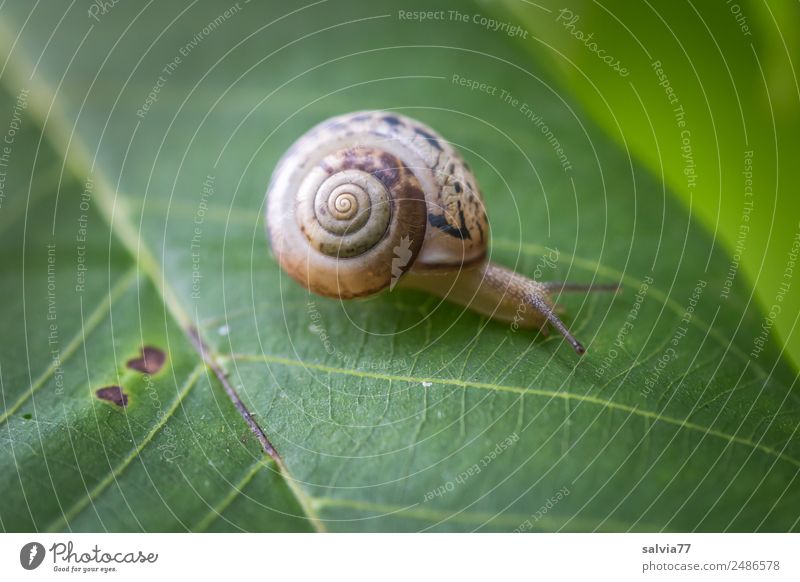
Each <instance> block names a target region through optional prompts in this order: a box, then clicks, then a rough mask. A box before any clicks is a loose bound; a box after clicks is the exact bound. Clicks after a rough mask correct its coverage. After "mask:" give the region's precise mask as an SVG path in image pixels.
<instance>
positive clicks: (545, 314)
mask: <svg viewBox="0 0 800 582" xmlns="http://www.w3.org/2000/svg"><path fill="white" fill-rule="evenodd" d="M475 184H476V181H475V177H474V176H473V175H472V172H471V171H470V169H469V167H468V166H467V164H466V162H465V161H464V160H463V159H462V158H461V155H460V154H459V153H458V152H457V151H456V150H455V148H453V147H452V146H451V145H450V144H449V143H448V142H446V141H445V140H444V139H443V138H442V137H441V136H440V135H439V134H437V133H436V132H435V131H434V130H432V129H431V128H430V127H428V126H426V125H423V124H422V123H420V122H418V121H415V120H413V119H410V118H408V117H404V116H402V115H398V114H396V113H387V112H381V111H362V112H357V113H351V114H347V115H341V116H339V117H334V118H332V119H329V120H328V121H325V122H323V123H320V124H319V125H317V126H316V127H314V128H312V129H311V130H310V131H308V133H306V134H305V135H303V136H302V137H300V139H298V140H297V141H296V142H295V143H294V145H292V147H291V148H290V149H289V151H288V152H286V154H285V155H284V156H283V158H281V160H280V162H279V163H278V166H277V167H276V169H275V172H274V173H273V175H272V181H271V182H270V186H269V189H268V192H267V197H268V200H267V226H268V229H269V236H270V239H271V243H272V250H273V252H274V253H275V255H276V257H277V259H278V262H279V263H280V265H281V267H282V268H283V269H284V270H285V271H286V272H287V273H289V275H291V277H292V278H294V279H295V280H296V281H298V282H299V283H300V284H301V285H303V286H304V287H306V288H307V289H309V290H311V291H313V292H314V293H317V294H319V295H325V296H328V297H336V298H341V299H350V298H353V297H364V296H367V295H371V294H373V293H377V292H379V291H381V290H383V289H385V288H386V287H390V288H392V287H394V285H395V284H397V283H398V282H400V283H401V284H403V285H405V286H409V287H414V288H417V289H422V290H425V291H428V292H430V293H433V294H436V295H439V296H441V297H445V298H447V299H448V300H450V301H453V302H455V303H459V304H461V305H464V306H466V307H468V308H470V309H472V310H474V311H477V312H479V313H482V314H484V315H487V316H489V317H492V318H494V319H497V320H500V321H505V322H511V323H512V327H519V328H528V329H535V328H538V329H540V330H541V331H542V332H543V333H546V332H547V324H550V325H552V326H553V327H554V328H555V329H557V330H558V331H559V332H560V333H561V334H562V335H563V336H564V337H565V338H566V340H567V341H568V342H569V343H570V344H571V345H572V347H573V348H574V349H575V351H576V352H577V353H579V354H582V353H583V352H584V348H583V346H582V345H581V344H580V343H579V342H578V341H577V340H576V339H575V338H574V337H572V335H571V334H570V333H569V331H568V330H567V328H566V326H565V325H564V323H563V322H562V321H561V320H560V319H559V318H558V316H557V315H556V308H555V305H554V303H553V300H552V297H551V293H552V291H553V290H554V289H557V290H559V291H561V290H568V291H579V290H583V291H591V290H599V289H602V290H616V289H617V286H616V285H612V286H591V285H573V284H569V285H567V284H563V283H541V282H538V281H534V280H531V279H528V278H526V277H524V276H522V275H520V274H518V273H515V272H514V271H511V270H510V269H506V268H505V267H502V266H499V265H495V264H493V263H491V262H489V261H488V260H487V258H486V251H487V247H488V243H489V224H488V221H487V218H486V213H485V211H484V206H483V199H482V197H481V195H480V192H478V190H477V188H476V186H475Z"/></svg>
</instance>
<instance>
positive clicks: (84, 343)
mask: <svg viewBox="0 0 800 582" xmlns="http://www.w3.org/2000/svg"><path fill="white" fill-rule="evenodd" d="M233 7H234V8H231V9H228V11H227V12H226V8H225V7H223V6H220V4H219V3H211V2H207V3H203V2H193V3H190V4H187V5H181V6H178V5H176V4H174V3H159V4H157V5H156V4H148V5H145V6H139V5H133V4H132V3H120V4H117V5H115V6H114V7H113V9H111V10H109V11H108V13H106V14H103V15H102V16H101V18H100V21H99V22H97V21H95V20H94V19H92V18H90V17H87V13H86V11H85V7H83V8H78V7H73V8H71V9H69V10H67V11H66V13H65V12H64V10H65V8H64V7H62V6H61V5H60V4H59V5H58V9H55V8H51V9H46V8H45V7H44V6H38V5H37V6H36V7H34V8H32V7H31V6H29V5H28V3H23V2H12V3H6V5H4V7H3V9H2V10H0V18H2V20H1V21H0V22H2V23H3V24H2V26H3V35H2V38H3V40H2V43H3V46H2V47H0V48H2V54H3V56H4V57H8V60H7V64H6V68H5V69H4V71H3V74H2V82H3V86H4V87H5V93H4V107H3V111H5V112H11V111H12V110H13V104H14V102H15V99H16V98H17V95H18V94H19V92H20V91H21V90H23V89H27V90H28V94H27V97H26V99H27V102H28V105H27V109H26V112H25V117H24V128H25V130H24V132H23V133H21V134H20V135H19V136H18V137H17V141H16V143H15V144H14V148H13V156H14V166H13V172H9V175H10V176H11V177H10V178H9V181H8V182H7V186H6V192H7V193H9V195H8V196H7V198H6V200H5V201H4V204H3V207H2V208H1V209H0V224H1V225H2V228H3V230H2V236H3V237H4V239H5V244H4V245H3V251H2V252H3V253H5V254H6V256H5V257H4V261H3V265H4V269H5V272H6V273H8V274H9V276H4V277H3V286H4V287H7V290H6V291H7V293H6V295H7V297H9V298H10V299H9V300H8V301H6V302H4V303H3V304H2V306H0V309H2V317H3V322H4V323H5V324H6V328H7V329H12V330H14V334H13V336H10V337H13V338H14V339H13V341H7V340H6V341H4V342H3V347H2V352H0V358H1V359H0V365H1V366H2V381H3V385H2V389H3V397H4V400H3V406H4V408H3V410H4V411H5V412H4V417H3V419H2V420H3V424H2V425H0V434H2V435H3V437H2V441H0V466H2V467H3V471H2V472H0V475H2V477H0V479H2V480H3V482H2V489H3V492H4V495H3V499H2V501H0V519H2V525H3V527H4V528H5V529H7V530H27V529H47V528H50V529H56V530H61V529H73V530H94V529H104V528H105V529H108V530H112V531H116V530H126V531H127V530H138V529H143V530H148V531H150V530H181V529H193V530H203V529H220V530H235V529H237V528H238V529H246V530H259V531H260V530H308V529H327V530H333V531H340V530H346V531H350V530H501V531H507V530H514V529H520V528H522V529H533V530H570V531H571V530H580V531H584V530H589V531H592V530H612V531H625V530H662V529H664V530H694V529H697V530H742V531H753V530H769V531H773V530H774V531H787V530H796V529H797V528H798V517H799V516H800V513H799V511H800V510H798V508H799V507H800V486H798V483H797V480H796V476H797V473H798V470H800V443H799V442H798V438H797V427H798V416H799V415H798V406H797V404H798V394H797V391H796V389H795V387H794V382H795V377H794V375H793V373H792V371H791V369H790V368H789V367H788V366H787V365H786V363H785V362H784V361H783V360H782V359H781V358H780V355H779V352H778V350H777V349H776V348H775V346H774V345H773V344H772V343H771V340H770V339H769V338H768V337H767V340H766V341H765V342H764V346H763V351H761V352H760V353H758V354H757V357H754V356H753V350H754V345H756V344H754V342H755V341H757V340H758V338H759V337H760V334H761V331H762V329H761V323H762V321H763V318H762V315H761V314H760V313H759V312H758V310H757V309H756V308H755V307H753V306H752V302H750V301H749V299H748V298H749V296H750V291H749V290H747V289H745V288H743V287H742V285H741V284H740V281H738V280H737V281H734V284H733V291H732V292H731V295H730V297H729V298H728V299H722V298H721V297H720V294H721V291H722V289H723V287H724V285H725V281H726V277H727V276H728V269H729V265H730V258H729V257H727V256H726V255H725V254H724V253H723V252H722V251H721V250H720V248H719V246H718V245H717V246H715V247H714V248H713V249H712V239H711V238H710V237H709V235H708V234H707V233H706V231H705V230H704V229H703V228H702V227H701V226H699V225H697V224H696V223H695V222H694V221H693V220H692V219H691V218H690V216H689V215H688V214H687V213H686V212H685V210H684V209H683V208H682V206H681V205H680V204H678V203H676V202H675V201H674V200H673V199H672V196H671V195H670V194H669V193H668V192H667V191H666V190H665V187H664V185H663V184H662V183H660V182H659V181H658V180H656V179H654V178H653V176H652V175H650V174H649V173H648V171H647V170H646V169H644V168H643V167H641V166H640V165H639V164H637V163H635V162H634V161H632V159H631V158H630V157H629V156H628V155H627V154H626V153H625V151H623V150H620V149H619V148H618V147H616V145H614V144H613V143H612V142H611V141H610V140H609V139H607V138H606V137H605V136H604V135H603V134H602V132H601V131H599V130H598V129H596V128H595V127H594V126H593V125H592V124H591V123H590V122H588V121H587V120H586V119H585V116H584V115H583V114H582V112H581V110H580V109H579V108H577V107H576V106H575V105H574V104H573V103H572V102H571V100H570V99H568V98H567V97H566V96H564V95H562V94H561V93H559V91H558V89H557V88H556V87H554V86H552V85H551V84H550V83H549V81H548V80H547V78H546V77H544V76H543V75H542V73H541V72H540V71H538V70H537V69H536V68H532V66H531V65H530V63H529V61H528V60H527V59H526V57H525V55H524V53H522V52H521V51H520V49H519V47H518V46H516V45H515V44H514V43H513V42H511V41H510V40H509V39H508V38H507V37H504V36H503V35H501V34H497V33H492V32H491V31H487V30H485V29H482V28H481V27H480V26H479V25H476V24H475V23H473V22H471V21H470V22H461V21H458V20H450V19H445V20H443V21H431V22H423V23H419V22H413V21H408V20H406V19H404V18H401V16H400V14H399V13H398V11H397V9H396V8H393V7H392V5H391V4H382V3H370V4H369V5H368V6H367V5H363V4H356V3H343V2H334V1H329V2H318V3H316V4H314V5H309V6H307V7H298V8H288V7H286V6H281V5H278V4H277V3H275V4H274V5H273V4H270V5H264V4H262V3H255V2H253V3H247V2H240V3H238V4H234V5H233ZM409 9H411V8H409ZM415 9H418V10H422V9H424V5H423V4H421V3H420V4H419V6H418V8H415ZM452 9H453V10H464V7H463V6H461V5H460V4H456V3H453V4H452ZM447 10H449V8H446V9H445V14H446V15H448V14H449V12H447ZM470 10H472V8H470ZM476 10H477V9H476ZM170 63H171V64H170ZM454 75H458V78H467V79H471V80H477V81H479V83H486V86H487V87H497V90H496V91H495V92H494V93H495V94H491V93H492V92H491V91H489V92H486V91H480V90H474V91H473V90H469V89H468V88H466V87H465V86H463V85H461V84H460V83H459V82H458V78H456V79H455V82H454ZM504 95H511V96H512V97H511V99H512V102H508V101H506V100H505V98H504ZM513 99H517V100H518V102H517V103H516V104H513ZM522 104H526V105H527V108H523V107H522ZM367 108H380V109H391V110H396V111H400V112H402V113H405V114H408V115H411V116H413V117H417V118H419V119H420V120H422V121H425V122H426V123H428V124H430V125H431V126H433V127H435V128H436V129H437V130H439V131H440V132H441V133H442V134H443V135H444V136H445V137H446V138H447V139H450V140H452V142H453V143H455V144H456V145H457V146H458V147H459V148H461V149H462V150H463V152H464V154H465V157H466V158H467V159H468V161H469V162H470V164H471V165H472V166H473V168H474V170H475V173H476V175H477V176H478V177H479V180H480V183H481V187H482V190H483V192H484V195H485V199H486V204H487V209H488V213H489V216H490V222H491V225H492V246H491V250H490V252H491V256H492V259H493V260H496V261H497V262H499V263H502V264H505V265H507V266H509V267H514V268H515V269H516V270H518V271H520V272H522V273H525V274H527V275H529V276H533V275H534V274H536V275H540V276H541V277H542V278H543V279H553V280H570V281H586V282H589V281H596V282H616V281H621V282H622V284H623V285H624V291H623V292H622V293H620V294H618V295H616V296H609V295H602V294H593V295H589V296H582V295H571V296H566V295H565V296H563V297H561V299H560V303H562V304H563V305H564V307H565V309H566V312H567V313H568V316H567V318H568V322H569V324H570V326H571V328H572V329H573V330H574V332H575V334H576V335H577V336H578V337H580V338H581V339H582V340H583V341H584V342H585V343H586V344H587V345H588V346H589V352H588V353H587V355H586V356H584V357H583V358H581V359H578V358H577V357H576V356H575V355H574V353H573V352H572V351H571V350H570V348H569V346H567V345H565V344H563V342H562V341H561V339H560V338H559V337H556V336H550V337H549V338H547V339H544V338H541V337H538V338H534V337H533V335H532V334H529V333H524V332H521V331H516V332H515V331H514V330H512V329H511V328H509V327H508V326H504V325H502V324H499V323H495V322H491V321H486V320H485V319H483V318H481V317H479V316H477V315H475V314H472V313H470V312H464V311H463V310H462V309H460V308H458V307H456V306H453V305H450V304H447V303H443V302H440V301H438V300H436V299H434V298H432V297H428V296H425V295H423V294H421V293H416V292H411V291H405V290H399V289H398V290H395V291H393V292H391V293H385V294H381V295H379V296H376V297H372V298H369V299H364V300H357V301H349V302H338V301H332V300H326V299H321V298H318V297H314V296H311V295H309V294H308V293H307V292H306V291H305V290H304V289H302V288H300V287H298V286H297V285H296V284H295V283H294V282H292V281H291V280H289V279H288V278H287V277H286V276H285V275H284V274H282V273H281V271H280V270H279V268H278V267H277V264H276V263H275V261H274V259H273V258H272V257H271V256H270V253H269V249H268V245H267V243H266V238H265V234H264V220H263V212H264V191H265V188H266V184H267V182H268V180H269V176H270V172H271V170H272V168H273V167H274V165H275V163H276V161H277V159H278V158H279V156H280V155H281V154H282V153H283V152H284V151H285V150H286V148H287V147H288V146H289V145H290V144H291V142H292V141H294V139H296V138H297V137H298V136H299V135H300V134H301V133H302V132H303V131H305V130H306V129H308V128H309V127H310V126H312V125H313V124H315V123H316V122H318V121H321V120H322V119H325V118H326V117H328V116H331V115H334V114H338V113H342V112H344V111H350V110H358V109H367ZM10 117H11V114H10V113H8V114H7V118H9V119H10ZM5 126H6V125H5V123H3V124H2V125H0V128H3V127H5ZM543 126H544V127H543ZM23 134H24V135H23ZM554 139H555V140H558V147H560V148H562V149H563V153H564V155H565V156H566V158H567V160H568V162H569V164H568V166H569V167H568V168H567V167H566V166H565V165H564V159H563V157H561V158H559V156H560V155H561V154H559V153H558V152H556V150H555V146H554V144H553V140H554ZM12 173H13V176H12V175H11V174H12ZM89 179H90V180H91V190H92V191H91V195H90V198H91V202H90V205H89V206H90V207H89V209H88V210H84V209H83V208H82V207H81V201H82V192H83V191H84V190H85V189H86V183H87V180H89ZM12 180H13V182H12ZM12 192H13V197H12V196H11V193H12ZM82 214H86V215H87V220H86V221H87V223H88V225H89V226H88V241H87V242H86V245H85V246H86V248H85V253H86V255H85V256H86V261H87V263H88V270H87V272H86V282H85V289H84V290H82V291H77V290H76V289H75V286H76V278H77V264H78V256H79V255H78V250H79V249H78V245H79V241H77V240H76V235H77V230H78V225H79V221H80V217H81V215H82ZM53 225H55V230H53ZM47 244H55V245H56V250H55V256H56V259H55V261H56V274H55V279H56V281H55V298H56V299H55V300H56V310H57V311H56V316H55V317H56V321H57V325H58V340H57V346H56V349H57V350H58V353H59V356H60V363H61V368H62V369H61V370H59V373H60V378H61V382H62V384H63V389H62V390H59V385H58V381H59V380H58V378H59V376H58V374H57V373H56V370H55V368H54V365H53V359H52V356H51V354H52V350H53V346H52V345H51V344H49V342H48V334H49V324H48V319H47V316H48V303H47V300H48V280H47V276H48V272H47V260H48V258H47V257H48V255H47V250H48V249H47ZM709 253H710V254H709ZM707 255H708V256H710V258H707ZM543 257H550V258H551V260H549V261H544V260H543ZM195 337H199V338H200V340H196V339H194V338H195ZM17 338H19V339H17ZM143 346H154V347H156V348H158V349H161V350H163V351H165V352H166V353H167V358H168V359H167V363H166V365H165V366H164V368H162V370H161V371H159V372H158V373H156V374H154V375H153V376H152V377H149V378H148V377H146V376H144V375H143V374H142V373H141V372H138V371H136V370H130V369H129V368H127V367H126V362H127V361H128V360H129V359H131V358H137V357H138V356H139V350H140V349H141V348H142V347H143ZM221 379H222V380H224V382H221ZM108 385H119V386H121V387H122V389H123V390H124V391H125V393H126V394H127V395H128V397H129V399H130V400H129V404H128V406H127V407H124V408H122V407H119V406H117V405H115V404H113V403H108V402H105V401H99V400H98V399H97V398H96V396H95V392H96V390H97V389H99V388H102V387H104V386H108ZM226 386H227V387H228V388H229V389H232V390H235V391H236V392H237V393H238V395H239V396H240V397H241V400H242V403H243V405H244V407H245V408H246V409H247V410H249V411H250V412H251V413H252V414H253V419H254V420H255V422H256V423H257V424H258V426H260V427H261V429H262V430H263V432H264V434H265V435H266V437H267V438H268V439H269V443H271V446H273V447H274V449H275V451H277V454H276V455H275V456H274V457H273V456H270V455H269V454H268V453H269V452H270V451H265V450H264V447H263V446H261V444H260V443H259V441H258V439H257V438H256V436H255V435H253V434H252V431H250V428H249V427H248V424H247V423H246V422H245V421H244V420H243V418H242V416H241V415H240V414H239V411H237V409H236V407H235V406H234V405H233V404H232V402H231V400H230V398H229V396H228V394H227V393H226V391H225V388H226ZM152 395H156V396H157V402H158V403H159V404H155V402H156V398H154V397H153V396H152ZM26 415H30V418H27V417H26ZM170 451H174V452H175V453H176V454H179V455H180V457H179V458H178V459H172V460H168V457H169V453H170ZM32 500H35V502H34V501H32Z"/></svg>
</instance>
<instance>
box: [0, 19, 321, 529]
mask: <svg viewBox="0 0 800 582" xmlns="http://www.w3.org/2000/svg"><path fill="white" fill-rule="evenodd" d="M12 38H15V37H14V35H13V34H11V33H10V31H9V30H8V26H7V25H6V23H5V21H4V20H3V19H2V18H0V54H2V55H4V56H5V65H4V67H3V71H2V72H3V73H4V74H3V75H0V85H2V86H4V87H6V89H8V90H12V91H11V92H12V93H13V89H18V88H20V87H23V86H31V87H33V90H31V91H30V95H29V99H28V107H29V109H30V111H31V117H32V118H33V119H34V122H35V123H36V124H37V125H38V127H39V128H40V129H41V131H42V134H43V136H44V138H45V139H46V140H47V142H48V143H49V144H50V145H51V146H52V147H53V149H54V150H55V151H56V152H57V153H59V154H60V156H61V159H62V160H63V162H64V167H65V168H67V169H68V170H69V171H70V173H72V175H73V176H75V177H76V178H77V179H78V180H81V181H82V180H85V179H86V177H87V176H89V175H92V176H93V180H94V183H95V187H96V189H95V194H94V199H95V200H96V201H97V207H98V208H99V210H100V212H99V214H100V216H101V217H102V218H103V220H104V221H105V222H106V224H107V225H108V227H109V230H110V232H111V233H112V236H114V237H115V238H116V239H117V240H119V242H120V243H121V244H122V246H123V247H124V248H125V250H126V251H127V252H128V253H129V254H130V256H131V258H132V260H133V263H134V266H135V267H134V270H135V271H136V272H137V273H138V272H139V270H141V272H142V273H143V274H144V275H145V276H146V277H147V278H148V279H149V280H150V282H151V283H152V284H153V286H154V288H155V290H156V292H157V293H158V295H159V297H160V298H161V301H162V302H163V304H164V306H165V308H166V312H167V313H169V316H170V317H171V318H172V319H173V321H174V322H175V323H176V324H177V325H178V327H179V328H180V329H181V330H182V331H183V332H184V333H185V335H186V341H187V342H188V343H189V344H190V345H194V342H192V340H191V335H192V333H191V331H192V330H194V331H195V332H196V333H197V334H202V331H201V330H198V329H196V328H194V326H193V324H192V319H191V317H190V315H189V314H188V313H187V312H186V311H185V310H184V309H183V307H182V305H181V304H180V301H179V300H178V296H177V294H176V293H175V292H174V290H173V289H172V288H171V287H170V285H169V283H168V282H167V281H166V279H165V278H162V277H159V264H158V262H157V261H156V260H155V258H154V255H153V253H152V252H151V251H150V248H149V246H148V245H147V243H146V242H145V241H144V240H142V238H141V237H140V236H139V234H138V232H137V231H136V228H135V225H134V224H133V223H132V222H131V221H130V220H128V219H127V216H128V213H125V212H118V207H119V206H124V205H125V203H126V202H127V200H126V199H125V197H124V196H122V195H121V194H119V193H118V192H116V190H115V189H114V188H112V187H111V181H110V180H109V179H108V178H107V177H106V175H105V172H104V171H103V170H102V169H94V165H93V163H92V161H91V160H92V157H91V156H90V154H89V150H88V148H86V146H85V145H84V143H83V141H82V140H81V138H80V137H74V136H73V132H71V131H70V130H69V127H70V124H69V123H68V121H67V120H68V117H67V115H66V114H65V113H64V111H63V110H62V108H61V105H60V101H57V99H56V97H57V95H56V92H55V91H53V90H52V88H51V86H50V84H49V83H47V82H46V81H43V80H41V78H40V77H39V76H36V75H35V74H33V75H30V76H27V75H26V73H25V72H26V71H32V70H34V69H33V67H32V66H31V63H30V62H29V60H28V59H27V58H26V57H25V56H23V55H21V54H20V50H19V49H18V50H17V52H16V53H15V54H12V50H13V48H14V44H16V41H15V43H14V44H11V45H9V42H8V41H9V39H12ZM68 70H69V67H67V68H66V69H65V70H64V76H66V74H67V72H68ZM9 80H11V82H9ZM109 307H110V306H109ZM200 339H201V340H202V339H203V338H202V336H201V338H200ZM197 355H198V360H199V362H198V365H203V364H205V365H209V364H208V363H207V362H204V358H203V354H201V353H199V352H198V354H197ZM206 357H207V358H209V359H210V360H211V361H214V359H215V358H216V357H217V356H216V354H213V353H206ZM27 393H28V394H30V390H29V391H28V392H27ZM231 404H232V405H233V403H231ZM234 408H235V407H234ZM173 412H174V411H173ZM237 412H238V411H237ZM171 416H172V414H170V415H165V418H164V419H163V420H164V422H166V421H167V420H168V419H169V418H171ZM242 421H243V422H244V421H245V419H244V418H243V419H242ZM245 424H246V423H245ZM261 428H262V430H263V427H261ZM156 432H157V430H156ZM154 434H155V433H154ZM273 458H274V461H275V463H276V465H277V466H278V469H279V472H280V474H281V476H282V477H283V479H284V481H285V482H286V484H287V486H288V488H289V490H290V491H291V492H292V494H293V495H294V497H295V499H296V500H297V502H298V504H299V506H300V508H301V509H302V511H303V512H304V514H305V518H306V519H307V520H308V521H309V522H310V523H311V524H312V526H313V527H314V529H315V530H317V531H325V526H324V525H323V523H322V521H321V520H320V518H319V517H318V516H317V514H316V511H315V510H314V508H313V507H312V504H311V501H310V497H309V496H308V495H307V494H306V493H305V492H304V491H303V490H302V488H301V486H300V485H299V484H298V482H297V481H296V480H295V479H294V477H293V476H292V475H291V473H290V472H289V471H288V468H287V467H286V465H285V463H283V461H282V459H281V458H280V457H279V456H277V455H276V456H275V457H273ZM110 475H111V477H112V478H113V470H112V473H111V474H110ZM90 495H91V494H90Z"/></svg>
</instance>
